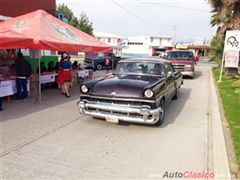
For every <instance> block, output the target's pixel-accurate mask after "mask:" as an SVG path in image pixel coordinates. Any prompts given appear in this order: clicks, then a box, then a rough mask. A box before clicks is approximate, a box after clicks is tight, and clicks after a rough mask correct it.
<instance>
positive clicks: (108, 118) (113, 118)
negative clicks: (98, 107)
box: [106, 117, 118, 123]
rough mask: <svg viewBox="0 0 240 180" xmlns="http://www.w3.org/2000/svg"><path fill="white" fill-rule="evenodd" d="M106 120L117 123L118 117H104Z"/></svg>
mask: <svg viewBox="0 0 240 180" xmlns="http://www.w3.org/2000/svg"><path fill="white" fill-rule="evenodd" d="M106 121H108V122H112V123H118V118H115V117H106Z"/></svg>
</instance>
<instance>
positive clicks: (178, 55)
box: [167, 51, 194, 60]
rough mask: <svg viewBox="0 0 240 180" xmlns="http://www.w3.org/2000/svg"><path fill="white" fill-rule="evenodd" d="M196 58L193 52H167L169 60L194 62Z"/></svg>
mask: <svg viewBox="0 0 240 180" xmlns="http://www.w3.org/2000/svg"><path fill="white" fill-rule="evenodd" d="M193 58H194V56H193V53H192V52H191V51H173V52H167V59H174V60H193Z"/></svg>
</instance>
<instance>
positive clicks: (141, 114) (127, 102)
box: [78, 58, 182, 125]
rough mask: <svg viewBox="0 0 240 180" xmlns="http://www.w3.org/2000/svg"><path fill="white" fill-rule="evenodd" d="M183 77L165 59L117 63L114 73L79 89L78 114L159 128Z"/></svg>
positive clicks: (140, 59)
mask: <svg viewBox="0 0 240 180" xmlns="http://www.w3.org/2000/svg"><path fill="white" fill-rule="evenodd" d="M181 84H182V74H181V73H180V72H175V70H174V68H173V66H172V64H171V63H170V62H169V61H166V60H159V59H150V58H138V59H125V60H122V61H119V62H118V64H117V67H116V70H115V73H113V74H109V75H107V76H105V77H103V78H99V79H95V80H91V81H87V82H85V83H84V84H83V85H81V87H80V91H81V93H80V101H79V104H78V106H79V110H80V113H84V114H87V115H91V116H93V117H100V118H105V119H106V120H107V121H111V122H118V121H128V122H134V123H144V124H155V125H161V124H162V123H163V122H164V115H165V107H166V105H167V104H168V103H169V102H170V101H171V100H172V99H177V97H178V90H179V88H180V86H181Z"/></svg>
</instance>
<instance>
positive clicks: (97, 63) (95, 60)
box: [84, 53, 121, 70]
mask: <svg viewBox="0 0 240 180" xmlns="http://www.w3.org/2000/svg"><path fill="white" fill-rule="evenodd" d="M106 56H108V57H110V58H109V68H112V62H113V63H114V64H113V65H114V67H115V66H116V64H117V62H118V61H119V60H120V59H121V58H120V57H116V56H115V55H114V54H113V53H100V54H98V55H97V56H96V57H88V58H85V59H84V68H85V69H93V70H102V69H103V68H105V67H106V66H105V62H106Z"/></svg>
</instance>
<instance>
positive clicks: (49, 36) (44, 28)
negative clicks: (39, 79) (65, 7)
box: [0, 10, 113, 52]
mask: <svg viewBox="0 0 240 180" xmlns="http://www.w3.org/2000/svg"><path fill="white" fill-rule="evenodd" d="M8 48H28V49H39V50H40V49H41V50H56V51H68V52H112V49H113V48H112V46H108V45H107V44H105V43H103V42H101V41H99V40H98V39H96V38H94V37H92V36H90V35H88V34H86V33H84V32H82V31H80V30H79V29H77V28H75V27H73V26H71V25H69V24H67V23H65V22H63V21H61V20H59V19H57V18H56V17H54V16H52V15H50V14H48V13H47V12H45V11H43V10H37V11H34V12H31V13H28V14H25V15H22V16H18V17H16V18H12V19H9V20H6V21H4V22H2V23H0V49H8Z"/></svg>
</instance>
